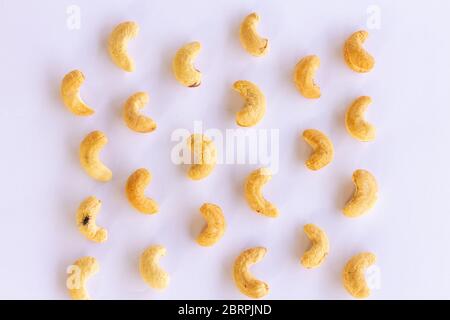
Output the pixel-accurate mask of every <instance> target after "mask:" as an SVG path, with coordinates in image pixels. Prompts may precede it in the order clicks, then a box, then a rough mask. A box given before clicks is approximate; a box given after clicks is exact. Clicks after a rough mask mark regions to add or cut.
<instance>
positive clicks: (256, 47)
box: [239, 13, 269, 57]
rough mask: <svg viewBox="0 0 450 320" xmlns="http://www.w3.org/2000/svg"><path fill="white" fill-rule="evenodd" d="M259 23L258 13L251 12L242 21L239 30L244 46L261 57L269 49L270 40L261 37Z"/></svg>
mask: <svg viewBox="0 0 450 320" xmlns="http://www.w3.org/2000/svg"><path fill="white" fill-rule="evenodd" d="M258 23H259V16H258V14H257V13H251V14H249V15H248V16H247V17H245V19H244V21H242V23H241V27H240V30H239V38H240V40H241V44H242V47H243V48H244V49H245V51H247V52H248V53H250V54H251V55H252V56H255V57H261V56H263V55H265V54H266V53H267V52H268V51H269V40H267V39H264V38H261V37H260V36H259V35H258V32H257V31H256V27H257V26H258Z"/></svg>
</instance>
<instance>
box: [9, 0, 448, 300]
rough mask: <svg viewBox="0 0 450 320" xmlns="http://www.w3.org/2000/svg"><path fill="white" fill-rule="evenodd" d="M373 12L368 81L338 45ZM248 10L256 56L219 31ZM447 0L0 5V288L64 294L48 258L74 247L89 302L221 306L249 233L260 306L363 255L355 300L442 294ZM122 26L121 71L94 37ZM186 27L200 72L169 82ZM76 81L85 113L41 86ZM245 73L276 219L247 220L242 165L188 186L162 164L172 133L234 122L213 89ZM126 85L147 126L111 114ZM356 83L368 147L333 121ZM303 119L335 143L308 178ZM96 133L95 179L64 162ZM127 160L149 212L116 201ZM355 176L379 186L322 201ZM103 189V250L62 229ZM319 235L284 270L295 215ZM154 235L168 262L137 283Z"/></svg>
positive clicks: (229, 101) (17, 294) (300, 294)
mask: <svg viewBox="0 0 450 320" xmlns="http://www.w3.org/2000/svg"><path fill="white" fill-rule="evenodd" d="M72 4H73V5H77V6H79V8H80V9H81V29H79V30H70V29H69V28H68V27H67V19H68V15H67V13H66V9H67V8H68V6H69V5H72ZM370 5H376V6H378V7H379V9H380V10H381V11H380V13H381V20H380V28H379V29H373V30H369V31H370V37H369V39H368V41H367V42H366V48H367V49H368V50H369V51H370V52H371V53H372V54H373V55H374V56H375V57H376V62H377V63H376V67H375V69H374V70H373V71H372V72H370V73H369V74H357V73H354V72H352V71H351V70H350V69H348V68H347V66H346V65H345V64H344V61H343V58H342V54H341V50H342V44H343V42H344V40H345V39H346V38H347V36H349V35H350V34H351V33H352V32H354V31H356V30H359V29H361V28H364V29H366V28H367V19H368V17H369V16H368V14H367V8H369V6H370ZM253 11H256V12H258V13H259V14H260V16H261V24H260V26H259V31H260V33H261V34H262V35H264V36H266V37H268V38H269V39H270V47H271V48H270V52H269V54H268V55H267V56H266V57H263V58H254V57H251V56H250V55H248V54H247V53H246V52H245V51H244V50H243V49H242V48H241V47H240V43H239V40H238V36H237V32H238V31H237V30H238V27H239V23H240V22H241V20H242V19H243V18H244V17H245V16H246V15H247V14H248V13H250V12H253ZM449 13H450V3H449V2H448V1H444V0H442V1H410V0H408V1H406V0H405V1H400V0H397V1H379V0H378V1H372V0H371V1H361V0H353V1H332V0H330V1H294V0H292V1H261V0H254V1H230V0H223V1H217V0H216V1H208V0H203V1H197V0H192V1H158V2H156V1H124V0H120V1H119V0H116V1H95V2H94V1H87V0H86V1H81V0H76V1H50V0H46V1H17V0H14V1H13V0H1V1H0V39H1V40H2V44H1V50H0V62H1V78H0V88H1V89H0V92H1V94H0V96H1V104H0V136H1V158H0V178H1V180H0V181H1V182H0V194H1V198H2V199H1V201H0V212H1V217H2V218H1V222H0V252H1V258H0V259H1V263H0V298H27V299H28V298H39V299H48V298H56V299H65V298H67V293H66V289H65V279H66V268H67V266H68V265H70V264H71V263H72V262H73V261H74V260H76V259H77V258H79V257H81V256H84V255H93V256H95V257H96V258H97V259H98V260H99V262H100V267H101V271H100V273H98V274H97V275H96V276H95V277H94V278H92V279H91V281H90V282H89V290H90V293H91V295H92V297H94V298H97V299H173V298H179V299H184V298H194V299H207V298H212V299H219V298H223V299H235V298H236V299H240V298H245V296H243V295H241V294H240V293H239V291H238V290H237V288H236V287H235V286H234V283H233V281H232V277H231V268H232V263H233V261H234V259H235V257H236V256H237V255H238V254H239V253H240V252H241V251H242V250H243V249H245V248H248V247H251V246H257V245H258V246H265V247H267V248H268V254H267V255H266V257H265V258H264V259H263V260H262V261H261V262H260V263H259V264H257V265H255V266H254V267H253V269H252V270H253V272H254V274H255V275H256V276H257V277H259V278H261V279H263V280H265V281H266V282H268V283H269V284H270V294H269V295H268V296H267V298H270V299H316V298H324V299H347V298H349V295H348V294H347V292H346V291H345V290H344V289H343V286H342V284H341V270H342V268H343V266H344V264H345V262H346V261H347V260H348V259H349V258H350V257H351V256H352V255H353V254H355V253H358V252H360V251H366V250H368V251H371V252H374V253H375V254H376V255H377V257H378V262H377V265H378V267H379V268H380V270H381V286H380V289H379V290H376V291H373V294H372V296H371V298H374V299H382V298H388V299H390V298H450V293H449V292H450V271H449V270H450V254H449V253H450V252H449V243H450V232H449V226H450V202H449V198H450V187H449V184H448V181H450V171H449V167H450V152H449V138H450V105H449V101H450V89H449V88H450V87H449V75H450V40H449V38H448V31H449V30H450V19H448V15H449ZM125 20H134V21H136V22H138V23H139V25H140V27H141V29H140V34H139V36H138V37H137V38H136V39H135V40H133V41H132V42H130V47H129V48H130V53H131V55H132V56H133V57H134V59H135V62H136V66H137V69H136V72H134V73H131V74H127V73H125V72H123V71H121V70H120V69H119V68H117V67H116V66H115V65H113V63H112V62H111V60H110V59H109V56H108V54H107V50H106V46H105V43H106V40H107V37H108V34H109V33H110V31H111V30H112V29H113V27H114V26H115V25H116V24H118V23H119V22H122V21H125ZM193 40H198V41H200V42H201V43H202V46H203V48H202V51H201V53H200V55H199V56H198V59H197V60H196V66H197V67H198V69H200V70H201V71H202V74H203V83H202V85H201V86H200V87H198V88H195V89H187V88H185V87H182V86H181V85H179V84H178V83H177V82H176V81H175V80H174V77H173V76H172V73H171V59H172V57H173V55H174V53H175V52H176V50H177V49H178V48H179V47H180V46H181V45H183V44H185V43H187V42H189V41H193ZM307 54H317V55H318V56H320V58H321V62H322V64H321V67H320V69H319V71H318V73H317V76H316V81H317V83H318V84H319V85H320V86H321V89H322V97H321V98H320V99H319V100H315V101H312V100H307V99H305V98H303V97H302V96H301V95H300V94H299V93H298V92H297V91H296V88H295V86H294V84H293V82H292V80H291V79H292V72H293V68H294V66H295V64H296V63H297V61H298V60H299V59H300V58H301V57H303V56H305V55H307ZM72 69H80V70H82V71H83V72H84V74H85V76H86V82H85V84H84V85H83V87H82V96H83V98H84V99H85V101H86V102H87V103H88V104H89V105H91V106H92V107H93V108H94V109H95V110H96V113H95V115H94V116H92V117H89V118H80V117H75V116H74V115H72V114H71V113H70V112H68V111H67V110H66V109H65V107H64V106H63V105H62V103H61V100H60V98H59V86H60V81H61V79H62V77H63V75H64V74H65V73H67V72H68V71H70V70H72ZM239 79H247V80H250V81H253V82H255V83H257V84H258V85H259V86H260V88H261V89H262V90H263V91H264V93H265V95H266V97H267V103H268V107H267V113H266V116H265V118H264V120H263V121H262V122H261V123H260V124H259V125H258V127H257V128H258V129H279V130H280V159H279V160H280V170H279V173H278V174H277V175H275V176H274V177H273V179H272V181H271V182H270V183H269V184H268V185H267V186H266V187H265V190H264V192H265V195H266V196H267V198H269V199H270V200H271V201H272V202H274V203H275V204H277V205H278V207H279V209H280V212H281V215H280V217H279V218H278V219H267V218H264V217H261V216H258V215H257V214H255V213H253V212H252V211H251V210H250V209H249V208H248V206H247V205H246V203H245V200H244V198H243V193H242V184H243V181H244V179H245V176H246V175H247V174H248V173H249V172H250V171H251V170H253V169H255V168H257V167H258V165H250V164H247V165H219V166H217V168H216V169H215V171H214V173H213V174H212V175H211V176H210V177H208V178H207V179H205V180H203V181H200V182H193V181H190V180H189V179H188V178H187V177H186V172H185V170H186V168H184V167H181V166H176V165H174V164H173V163H172V162H171V160H170V150H171V148H172V147H173V146H174V143H173V142H171V140H170V135H171V133H172V132H173V131H174V130H175V129H177V128H186V129H189V130H192V127H193V122H194V120H202V121H203V123H204V127H206V128H218V129H221V130H225V129H227V128H236V125H235V122H234V121H235V120H234V114H235V112H236V111H237V110H239V108H240V107H241V106H242V100H241V99H240V97H239V96H238V94H237V93H236V92H234V91H233V90H232V89H231V86H232V83H233V82H234V81H236V80H239ZM139 90H145V91H148V93H149V95H150V103H149V105H148V106H147V108H146V109H145V112H146V113H147V114H148V115H150V116H152V117H153V119H154V120H155V121H157V123H158V129H157V131H155V132H154V133H152V134H148V135H141V134H136V133H134V132H132V131H130V130H129V129H128V128H127V127H126V126H125V125H124V123H123V122H122V119H121V108H122V104H123V102H124V101H125V99H126V98H127V97H128V96H129V95H131V94H132V93H134V92H136V91H139ZM359 95H370V96H371V97H372V98H373V101H374V102H373V104H372V105H371V106H370V107H369V111H368V114H367V116H368V118H369V119H370V121H371V122H372V123H373V124H375V125H376V127H377V130H378V136H377V139H376V141H374V142H371V143H361V142H358V141H356V140H354V139H352V138H351V137H350V136H349V135H348V134H347V133H346V131H345V128H344V121H343V116H344V113H345V110H346V108H347V106H348V105H349V103H351V101H352V100H353V99H354V98H356V97H357V96H359ZM307 128H317V129H320V130H322V131H324V132H325V133H327V134H328V135H329V136H330V138H331V139H332V140H333V142H334V146H335V151H336V154H335V159H334V161H333V162H332V163H331V164H330V165H329V166H328V167H326V168H325V169H323V170H321V171H319V172H312V171H309V170H308V169H306V168H305V166H304V161H305V159H306V158H307V156H308V154H309V152H310V149H309V147H308V146H307V145H306V143H305V142H304V141H303V140H302V139H301V138H300V134H301V132H302V131H303V130H304V129H307ZM96 129H98V130H102V131H104V132H105V133H106V134H107V136H108V138H109V143H108V144H107V146H106V147H105V149H104V150H103V151H102V155H101V157H102V159H103V161H104V162H105V163H106V164H107V165H108V166H109V167H110V168H111V170H112V171H113V174H114V178H113V180H112V181H110V182H109V183H105V184H103V183H99V182H96V181H94V180H92V179H91V178H89V177H88V176H87V175H86V174H85V172H84V171H83V170H82V169H81V168H80V165H79V163H78V146H79V143H80V141H81V140H82V139H83V137H84V136H85V135H86V134H87V133H89V132H90V131H92V130H96ZM139 167H146V168H148V169H149V170H151V171H152V173H153V182H152V184H151V185H150V187H149V189H148V195H149V196H152V197H153V198H154V199H156V200H157V201H158V202H159V204H160V209H161V210H160V213H158V214H157V215H154V216H145V215H141V214H139V213H137V212H136V211H134V210H133V209H132V208H131V207H130V205H129V204H128V203H127V201H126V199H125V196H124V184H125V181H126V179H127V177H128V175H129V174H130V173H131V172H132V171H134V170H135V169H137V168H139ZM357 168H365V169H368V170H370V171H371V172H372V173H373V174H374V175H375V176H376V178H377V180H378V183H379V186H380V194H379V201H378V203H377V204H376V206H375V208H374V209H373V210H372V211H371V212H370V213H369V214H368V215H366V216H364V217H361V218H359V219H356V220H351V219H348V218H345V217H344V216H343V215H342V213H341V211H340V210H341V208H342V207H343V205H344V203H345V201H346V200H347V198H348V197H349V196H350V195H351V193H352V190H353V186H352V183H351V175H352V172H353V171H354V170H355V169H357ZM89 195H95V196H97V197H98V198H100V199H101V200H102V201H103V208H102V211H101V214H100V216H99V218H98V223H99V224H100V225H101V226H104V227H106V228H107V229H108V230H109V236H110V237H109V239H108V241H107V242H106V243H103V244H95V243H91V242H89V241H88V240H86V239H85V238H83V237H82V236H81V234H80V233H79V232H78V230H77V228H76V225H75V212H76V209H77V207H78V204H79V203H80V201H82V200H83V199H84V198H85V197H87V196H89ZM204 202H212V203H216V204H219V205H220V206H221V207H222V209H223V211H224V213H225V216H226V219H227V222H228V229H227V232H226V234H225V236H224V238H223V239H222V240H221V241H220V242H219V243H218V244H217V245H216V246H214V247H212V248H202V247H199V246H198V245H197V244H196V243H195V241H194V239H195V235H196V234H197V233H198V231H199V230H200V229H201V227H202V225H203V221H202V219H201V217H200V214H199V212H198V208H199V207H200V206H201V204H202V203H204ZM310 222H313V223H316V224H318V225H319V226H321V227H322V228H323V229H325V230H326V231H327V233H328V235H329V238H330V242H331V252H330V255H329V257H328V259H327V260H326V262H325V263H324V265H323V266H322V267H320V268H319V269H317V270H306V269H304V268H302V267H301V266H300V264H299V258H300V256H301V254H302V252H303V251H304V250H305V249H306V248H307V246H308V241H307V239H306V237H305V236H304V234H303V232H302V226H303V224H305V223H310ZM157 243H158V244H163V245H165V246H166V248H167V251H168V254H167V256H166V257H164V258H162V260H161V263H162V265H163V267H164V268H165V269H166V270H167V271H168V272H169V273H170V275H171V284H170V286H169V288H168V289H167V290H166V291H164V292H162V293H161V292H155V291H154V290H152V289H150V288H148V287H147V286H146V285H145V283H144V282H143V281H142V280H141V279H140V276H139V273H138V267H137V262H138V258H139V255H140V253H141V252H142V251H143V250H144V249H145V248H146V247H147V246H149V245H151V244H157Z"/></svg>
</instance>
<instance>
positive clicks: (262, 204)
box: [244, 168, 278, 218]
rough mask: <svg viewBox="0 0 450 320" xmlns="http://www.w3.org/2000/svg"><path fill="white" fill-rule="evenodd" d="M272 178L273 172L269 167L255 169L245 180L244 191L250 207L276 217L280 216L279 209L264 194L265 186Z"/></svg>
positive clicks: (267, 215)
mask: <svg viewBox="0 0 450 320" xmlns="http://www.w3.org/2000/svg"><path fill="white" fill-rule="evenodd" d="M270 179H272V173H271V172H270V170H269V169H268V168H260V169H258V170H255V171H253V172H252V173H251V174H250V175H249V176H248V177H247V180H246V181H245V186H244V191H245V192H244V193H245V199H246V200H247V203H248V205H249V206H250V208H252V209H253V210H254V211H256V212H258V213H260V214H262V215H264V216H266V217H271V218H275V217H277V216H278V209H277V208H276V207H275V206H274V205H273V204H272V203H271V202H269V201H267V200H266V198H264V196H263V194H262V188H263V186H264V185H265V184H266V183H267V182H269V181H270Z"/></svg>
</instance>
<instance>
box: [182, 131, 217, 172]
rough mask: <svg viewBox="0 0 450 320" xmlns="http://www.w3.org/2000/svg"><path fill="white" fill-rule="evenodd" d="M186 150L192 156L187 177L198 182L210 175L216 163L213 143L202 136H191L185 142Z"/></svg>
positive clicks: (215, 151) (215, 150)
mask: <svg viewBox="0 0 450 320" xmlns="http://www.w3.org/2000/svg"><path fill="white" fill-rule="evenodd" d="M187 145H188V148H189V149H190V150H191V152H192V154H193V156H194V164H192V165H191V167H190V168H189V170H188V177H189V178H191V179H192V180H200V179H203V178H206V177H207V176H209V175H210V174H211V172H212V171H213V169H214V167H215V166H216V162H217V149H216V146H215V145H214V142H213V141H212V140H211V139H210V138H209V137H207V136H206V135H203V134H192V135H191V136H190V137H189V139H188V140H187Z"/></svg>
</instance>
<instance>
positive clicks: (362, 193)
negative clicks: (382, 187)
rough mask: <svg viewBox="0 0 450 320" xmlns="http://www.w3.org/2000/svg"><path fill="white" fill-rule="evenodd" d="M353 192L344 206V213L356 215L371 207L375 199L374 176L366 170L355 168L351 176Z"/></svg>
mask: <svg viewBox="0 0 450 320" xmlns="http://www.w3.org/2000/svg"><path fill="white" fill-rule="evenodd" d="M352 180H353V183H354V184H355V187H356V189H355V192H354V193H353V196H352V198H351V199H350V200H349V201H348V202H347V203H346V205H345V207H344V210H343V212H344V215H346V216H347V217H350V218H355V217H358V216H360V215H362V214H364V213H365V212H366V211H368V210H369V209H371V208H372V207H373V206H374V204H375V202H376V201H377V194H378V186H377V181H376V180H375V177H374V176H373V175H372V174H371V173H370V172H369V171H366V170H362V169H359V170H356V171H355V172H353V176H352Z"/></svg>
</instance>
